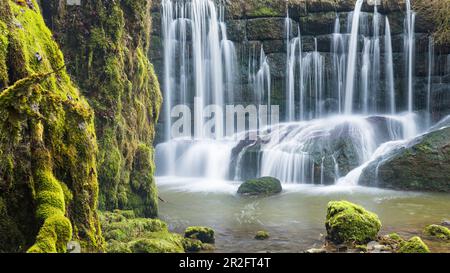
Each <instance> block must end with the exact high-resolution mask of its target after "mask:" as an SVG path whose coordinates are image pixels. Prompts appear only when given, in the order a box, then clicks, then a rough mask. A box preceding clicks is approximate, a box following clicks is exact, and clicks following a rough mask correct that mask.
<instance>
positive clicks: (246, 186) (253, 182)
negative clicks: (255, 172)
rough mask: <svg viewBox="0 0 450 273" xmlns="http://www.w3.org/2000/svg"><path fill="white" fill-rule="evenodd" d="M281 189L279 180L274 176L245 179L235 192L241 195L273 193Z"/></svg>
mask: <svg viewBox="0 0 450 273" xmlns="http://www.w3.org/2000/svg"><path fill="white" fill-rule="evenodd" d="M281 190H282V187H281V182H280V180H278V179H276V178H274V177H261V178H256V179H250V180H247V181H245V182H244V183H242V184H241V186H240V187H239V189H238V191H237V193H238V194H241V195H273V194H277V193H280V192H281Z"/></svg>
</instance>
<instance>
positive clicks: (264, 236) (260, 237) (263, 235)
mask: <svg viewBox="0 0 450 273" xmlns="http://www.w3.org/2000/svg"><path fill="white" fill-rule="evenodd" d="M269 237H270V235H269V233H268V232H267V231H258V232H257V233H256V235H255V239H256V240H266V239H269Z"/></svg>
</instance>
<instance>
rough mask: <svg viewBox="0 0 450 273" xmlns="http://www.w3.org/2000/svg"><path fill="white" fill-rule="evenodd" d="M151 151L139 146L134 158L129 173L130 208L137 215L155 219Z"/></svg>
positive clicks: (155, 206)
mask: <svg viewBox="0 0 450 273" xmlns="http://www.w3.org/2000/svg"><path fill="white" fill-rule="evenodd" d="M154 170H155V166H154V164H153V149H152V148H150V147H149V146H147V145H145V144H142V143H141V144H139V146H138V148H137V150H136V154H135V156H134V162H133V169H132V172H131V179H130V182H131V191H130V196H129V199H130V200H131V208H135V211H136V214H137V215H142V216H146V217H156V216H157V214H158V192H157V189H156V183H155V181H154V178H153V173H154Z"/></svg>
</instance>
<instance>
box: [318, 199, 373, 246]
mask: <svg viewBox="0 0 450 273" xmlns="http://www.w3.org/2000/svg"><path fill="white" fill-rule="evenodd" d="M325 227H326V229H327V234H328V235H327V239H328V240H330V241H332V242H333V243H336V244H341V243H357V244H364V243H368V242H370V241H374V240H375V239H376V238H377V234H378V232H379V230H380V228H381V222H380V220H379V219H378V216H377V215H376V214H374V213H372V212H369V211H367V210H365V209H364V208H363V207H361V206H358V205H355V204H352V203H350V202H347V201H332V202H330V203H328V210H327V220H326V222H325Z"/></svg>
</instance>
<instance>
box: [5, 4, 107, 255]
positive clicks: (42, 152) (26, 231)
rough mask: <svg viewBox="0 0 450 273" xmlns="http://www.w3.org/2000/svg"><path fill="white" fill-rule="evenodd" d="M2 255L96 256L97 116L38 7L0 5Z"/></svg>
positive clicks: (98, 233)
mask: <svg viewBox="0 0 450 273" xmlns="http://www.w3.org/2000/svg"><path fill="white" fill-rule="evenodd" d="M0 88H1V89H2V91H0V189H1V191H0V201H1V202H0V214H1V217H2V220H1V221H0V230H1V231H2V235H1V236H0V240H1V241H0V252H2V251H6V252H24V251H27V250H28V251H29V252H65V251H66V244H67V242H68V241H69V240H70V239H71V238H73V239H74V240H77V241H80V243H81V245H82V247H83V250H86V251H101V250H102V249H103V239H102V236H101V230H100V226H99V222H98V216H97V211H96V210H97V195H98V183H97V172H96V169H97V168H96V158H95V155H96V153H97V141H96V135H95V130H94V114H93V111H92V109H91V108H90V106H89V104H88V103H87V102H86V100H85V99H84V98H83V97H81V96H80V94H79V91H78V90H77V88H76V87H75V86H74V85H73V84H72V82H71V79H70V77H69V76H68V74H67V72H66V70H65V63H64V57H63V55H62V53H61V51H60V50H59V47H58V45H57V44H56V42H55V41H54V40H53V38H52V33H51V32H50V30H49V29H48V28H47V27H46V25H45V23H44V19H43V18H42V16H41V13H40V9H39V6H38V5H37V2H36V1H35V0H33V1H31V4H30V5H24V6H22V5H19V4H17V3H16V1H9V0H0Z"/></svg>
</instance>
